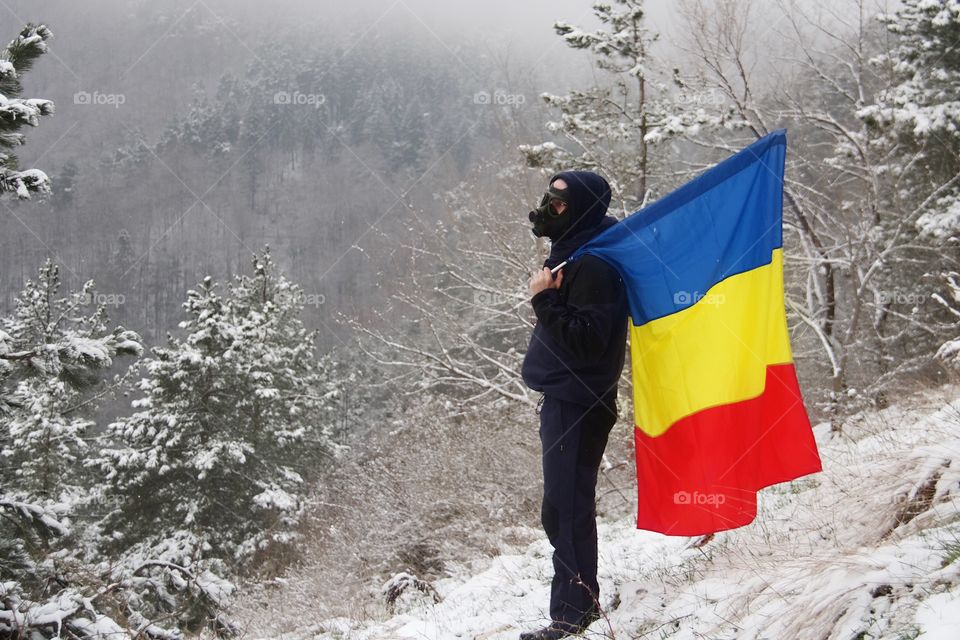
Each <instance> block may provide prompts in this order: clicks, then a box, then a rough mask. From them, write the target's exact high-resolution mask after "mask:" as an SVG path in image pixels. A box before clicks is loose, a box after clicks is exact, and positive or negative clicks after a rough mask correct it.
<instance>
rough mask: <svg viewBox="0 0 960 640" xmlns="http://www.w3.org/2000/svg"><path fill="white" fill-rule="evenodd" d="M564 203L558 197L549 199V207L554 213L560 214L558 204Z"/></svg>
mask: <svg viewBox="0 0 960 640" xmlns="http://www.w3.org/2000/svg"><path fill="white" fill-rule="evenodd" d="M564 204H566V203H565V202H564V201H563V200H561V199H560V198H551V199H550V209H551V211H552V212H553V213H554V214H557V215H559V214H560V206H561V205H564Z"/></svg>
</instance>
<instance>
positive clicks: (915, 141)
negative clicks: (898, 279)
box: [858, 0, 960, 364]
mask: <svg viewBox="0 0 960 640" xmlns="http://www.w3.org/2000/svg"><path fill="white" fill-rule="evenodd" d="M879 19H880V21H881V22H882V23H883V24H885V25H886V27H887V29H888V30H889V31H890V32H891V33H893V34H895V35H896V36H897V42H896V45H895V46H894V47H893V48H892V49H891V51H890V52H889V53H887V54H885V55H882V56H878V57H877V58H876V59H875V60H873V62H874V63H875V64H877V65H878V66H882V67H884V68H886V69H889V70H890V71H892V73H893V74H894V82H893V84H892V85H891V86H890V87H888V88H886V89H885V90H884V91H881V92H880V94H879V96H878V97H877V100H876V101H874V103H873V104H870V105H868V106H866V107H864V108H863V109H861V110H860V111H859V112H858V115H859V116H860V117H861V118H863V119H864V120H865V121H866V122H867V123H868V124H869V125H870V126H871V127H873V128H874V129H875V130H876V131H878V132H879V133H880V134H881V135H880V136H879V137H878V139H877V146H878V147H879V148H880V150H881V151H886V152H888V153H889V154H890V158H891V162H890V166H889V172H890V173H891V174H892V175H893V176H895V177H896V180H897V185H898V189H899V192H898V195H899V197H900V198H901V199H902V200H904V201H906V202H909V203H911V205H912V206H913V207H915V209H914V213H913V214H912V215H911V216H909V218H908V219H906V220H905V222H907V223H912V224H914V225H915V226H916V228H917V230H918V231H919V232H920V234H921V237H923V238H926V239H928V240H930V241H931V242H932V243H933V244H936V245H939V248H938V253H939V255H938V262H939V263H940V269H939V270H940V271H941V272H942V273H941V276H942V279H943V283H944V286H943V289H944V293H943V295H939V294H934V295H933V299H934V300H935V301H937V302H939V303H940V304H941V305H942V307H943V310H944V316H943V318H942V322H941V326H942V323H946V324H947V325H948V329H949V326H950V325H952V327H953V330H952V333H953V335H957V333H960V331H958V330H957V329H956V327H957V325H958V324H960V320H958V319H960V302H958V297H957V291H958V289H957V271H958V270H960V267H958V261H960V254H958V240H960V96H958V94H957V86H958V85H960V51H957V48H956V44H957V41H958V40H960V4H958V3H957V2H956V1H955V0H904V1H903V2H902V3H901V5H900V7H899V8H898V9H897V10H896V11H895V12H893V13H890V14H882V15H880V16H879ZM958 344H960V339H954V340H951V341H949V342H947V343H946V344H944V345H943V347H942V348H941V349H940V352H939V356H940V357H941V358H942V359H943V360H944V361H946V362H947V363H949V364H956V362H957V360H956V353H957V351H958V347H957V345H958Z"/></svg>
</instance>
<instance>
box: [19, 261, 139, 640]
mask: <svg viewBox="0 0 960 640" xmlns="http://www.w3.org/2000/svg"><path fill="white" fill-rule="evenodd" d="M60 285H61V283H60V276H59V268H58V267H57V266H56V265H55V264H53V263H52V262H50V261H47V263H46V264H44V266H43V267H42V268H41V269H40V273H39V277H38V278H37V280H36V281H29V282H27V283H26V285H25V287H24V289H23V291H22V292H21V293H20V294H19V296H18V297H17V299H16V310H15V312H14V314H13V316H11V317H7V318H0V514H2V515H3V517H2V518H0V584H2V587H0V634H12V635H11V637H12V636H21V635H29V636H30V637H33V638H43V637H59V636H60V633H61V627H62V628H63V629H64V630H69V632H70V633H71V634H72V635H74V636H76V637H78V638H85V637H90V636H94V635H96V634H97V633H98V632H100V631H106V630H111V631H113V630H118V629H119V627H118V626H116V624H115V623H113V622H112V621H111V620H109V619H105V618H103V617H102V615H101V614H99V613H98V612H97V611H96V610H95V609H94V605H92V604H91V603H90V600H89V596H90V593H92V592H93V591H95V590H96V588H97V587H96V586H89V585H90V583H91V581H92V580H91V572H90V571H89V567H86V566H85V565H84V563H83V560H82V558H81V557H80V556H81V555H82V553H83V550H82V548H81V547H82V538H83V532H82V531H81V530H80V529H82V528H81V527H73V526H72V524H71V520H72V519H73V518H74V517H75V516H77V515H78V514H79V512H80V511H82V510H83V508H84V507H85V506H86V505H87V504H89V502H90V496H89V495H88V494H87V492H86V488H87V486H86V485H88V484H89V483H88V482H87V481H86V479H84V478H82V477H81V473H80V472H81V464H80V461H81V459H82V458H83V457H84V456H85V454H86V453H87V452H88V451H89V447H88V445H87V443H86V439H85V432H86V431H87V429H88V427H90V426H91V425H92V424H93V423H92V422H91V421H90V420H89V419H88V418H87V415H89V412H90V411H89V410H90V409H91V408H92V407H93V402H94V401H95V400H96V397H97V395H95V394H94V393H93V392H94V391H97V387H98V383H99V379H100V377H101V375H102V373H103V371H105V370H106V369H107V368H108V367H110V366H111V364H112V363H113V359H114V358H115V357H117V356H118V355H138V354H139V353H140V352H141V346H140V342H139V340H140V339H139V337H138V336H137V334H135V333H134V332H132V331H127V330H125V329H123V328H122V327H116V328H114V329H113V330H108V328H107V318H106V316H105V314H104V311H103V308H102V307H97V308H96V309H95V310H94V311H93V312H92V313H89V312H85V309H84V307H86V306H88V305H89V303H90V302H91V292H92V291H93V287H94V284H93V281H88V282H86V283H85V284H84V285H83V288H82V289H81V290H80V291H79V292H73V293H68V294H67V295H66V296H65V297H62V298H60V297H58V295H59V290H60ZM84 409H86V410H87V411H84ZM88 586H89V589H87V588H86V587H88ZM11 611H16V612H17V614H16V616H14V617H12V616H10V615H9V612H11ZM91 619H94V620H97V621H98V625H91V624H90V621H91ZM18 620H19V621H18Z"/></svg>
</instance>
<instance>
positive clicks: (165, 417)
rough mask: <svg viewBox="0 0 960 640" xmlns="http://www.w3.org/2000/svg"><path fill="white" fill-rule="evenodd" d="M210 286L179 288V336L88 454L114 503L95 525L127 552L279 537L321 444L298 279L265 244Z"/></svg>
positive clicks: (253, 544)
mask: <svg viewBox="0 0 960 640" xmlns="http://www.w3.org/2000/svg"><path fill="white" fill-rule="evenodd" d="M217 289H218V287H217V285H216V284H215V283H214V282H213V280H212V279H211V278H210V277H207V278H205V279H204V280H203V282H202V283H200V285H199V287H198V288H197V289H196V290H191V291H190V292H188V297H187V301H186V302H185V304H184V309H185V310H186V313H187V319H186V320H184V321H183V322H181V323H180V328H181V329H182V330H183V337H173V336H170V337H169V338H168V341H169V344H168V346H166V347H163V348H156V349H154V351H153V353H154V355H153V358H152V359H150V360H149V361H147V362H146V364H145V368H146V371H147V377H145V378H144V379H142V380H141V381H140V382H139V384H138V387H139V389H140V391H142V392H143V397H142V398H140V399H138V400H136V401H134V403H133V406H134V407H135V408H137V409H139V411H137V412H136V413H134V414H133V415H131V416H129V417H126V418H122V419H120V420H118V421H117V422H115V423H113V424H111V425H110V427H109V433H110V437H111V439H112V444H111V446H109V447H108V448H106V449H105V451H104V454H103V457H102V458H101V460H100V461H99V464H100V465H101V466H102V468H103V469H105V470H106V472H107V474H108V479H109V481H110V482H111V485H112V488H113V491H114V492H115V493H116V494H117V495H118V496H119V497H120V499H121V506H120V508H118V509H117V510H116V511H115V512H113V513H112V514H110V516H109V517H108V518H107V521H106V523H105V524H106V530H107V531H111V532H115V536H114V539H113V540H112V544H113V545H118V546H119V547H121V548H125V549H128V550H130V553H132V554H133V555H141V554H143V553H145V552H146V551H145V550H147V549H151V548H153V549H156V550H159V553H160V557H161V558H162V559H164V560H169V561H172V562H176V563H178V564H182V565H189V564H190V563H192V562H195V561H197V560H200V559H204V558H214V557H217V558H222V559H224V560H226V561H242V560H246V559H248V558H249V557H250V556H251V555H252V554H254V553H255V552H257V551H258V550H263V549H267V548H269V547H271V546H272V544H273V543H280V544H283V543H288V542H290V541H291V540H293V538H294V537H295V536H296V532H295V526H296V525H297V522H298V520H299V518H300V516H301V514H302V509H303V495H304V493H305V492H306V487H305V482H304V475H305V474H306V473H309V472H310V471H311V470H312V469H315V468H316V467H317V465H318V464H319V458H318V456H319V455H322V454H324V453H326V452H327V451H328V450H329V448H330V445H329V428H328V427H327V426H326V424H324V423H323V422H321V420H320V419H319V418H320V416H321V414H322V412H323V411H324V404H325V402H327V398H325V397H324V393H325V391H332V390H333V389H334V388H333V387H332V386H329V383H328V382H327V381H326V380H324V378H323V371H321V370H320V368H318V366H317V363H316V362H315V360H314V355H313V348H312V344H313V339H314V333H313V332H308V331H307V330H306V329H305V328H304V327H303V325H302V323H301V322H300V320H299V318H298V314H299V312H300V311H301V309H302V306H303V294H302V292H301V291H300V289H299V288H298V287H297V286H296V285H294V284H293V283H291V282H290V281H289V280H287V279H286V278H285V277H284V276H283V275H282V274H280V273H279V272H278V271H277V268H276V266H275V265H274V263H273V260H272V258H271V257H270V254H269V250H266V251H264V252H262V253H261V254H260V255H256V256H254V258H253V275H249V276H248V275H242V276H239V277H238V278H237V279H236V280H235V281H234V282H233V283H232V284H230V285H229V286H228V287H227V290H226V292H225V294H223V295H221V294H219V293H218V292H217ZM171 541H175V542H171ZM227 570H228V571H229V570H231V569H227ZM232 570H235V569H232Z"/></svg>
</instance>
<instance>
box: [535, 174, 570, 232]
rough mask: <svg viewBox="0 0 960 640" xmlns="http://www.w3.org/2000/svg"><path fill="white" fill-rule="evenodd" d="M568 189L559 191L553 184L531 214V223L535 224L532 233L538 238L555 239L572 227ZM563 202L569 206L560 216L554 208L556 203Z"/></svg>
mask: <svg viewBox="0 0 960 640" xmlns="http://www.w3.org/2000/svg"><path fill="white" fill-rule="evenodd" d="M567 194H568V189H557V188H556V187H554V186H553V185H552V184H551V185H550V186H549V187H547V190H546V192H544V194H543V197H542V198H541V199H540V205H539V206H538V207H537V208H536V209H534V210H533V211H531V212H530V215H529V218H530V222H532V223H533V228H532V229H531V231H532V232H533V235H535V236H537V237H538V238H542V237H544V236H547V237H548V238H551V239H554V238H557V237H559V236H560V234H562V233H563V232H564V231H565V230H566V228H567V227H568V226H569V225H570V218H571V216H570V201H569V199H568V195H567ZM556 200H561V201H563V202H565V203H566V204H567V210H566V211H564V213H563V214H558V213H557V210H556V209H555V208H554V201H556Z"/></svg>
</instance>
